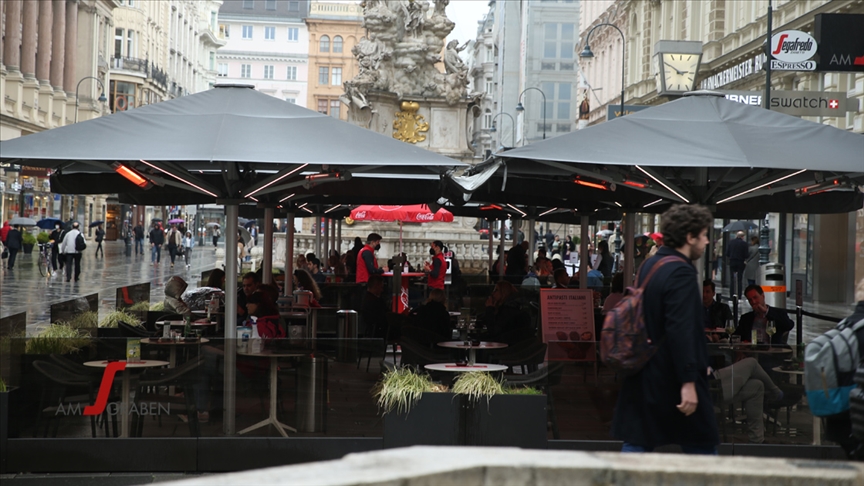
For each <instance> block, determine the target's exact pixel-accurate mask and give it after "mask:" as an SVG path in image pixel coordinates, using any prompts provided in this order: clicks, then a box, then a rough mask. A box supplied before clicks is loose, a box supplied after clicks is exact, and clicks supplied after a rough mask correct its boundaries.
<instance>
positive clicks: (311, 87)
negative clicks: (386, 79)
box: [306, 1, 365, 120]
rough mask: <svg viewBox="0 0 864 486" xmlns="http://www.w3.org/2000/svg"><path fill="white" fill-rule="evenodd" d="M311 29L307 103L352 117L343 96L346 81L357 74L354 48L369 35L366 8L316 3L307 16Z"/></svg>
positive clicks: (318, 109)
mask: <svg viewBox="0 0 864 486" xmlns="http://www.w3.org/2000/svg"><path fill="white" fill-rule="evenodd" d="M306 25H307V27H308V29H309V82H308V94H307V104H306V106H307V107H308V108H309V109H310V110H316V111H318V112H319V113H324V114H326V115H330V116H333V117H336V118H339V119H340V120H348V112H347V107H345V106H343V105H342V102H341V101H339V97H340V96H341V95H342V93H343V92H344V90H343V88H342V83H343V82H345V81H348V80H350V79H352V78H354V76H356V75H357V61H356V59H355V57H354V54H353V53H352V52H351V49H353V48H354V46H355V45H356V44H357V43H358V42H359V41H360V38H361V37H362V36H363V35H364V34H365V31H364V29H363V8H362V7H361V6H360V4H359V2H358V3H334V2H315V1H313V2H312V3H311V5H310V12H309V16H308V17H307V18H306Z"/></svg>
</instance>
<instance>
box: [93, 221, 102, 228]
mask: <svg viewBox="0 0 864 486" xmlns="http://www.w3.org/2000/svg"><path fill="white" fill-rule="evenodd" d="M100 224H105V221H93V222H92V223H90V227H91V228H95V227H97V226H99V225H100Z"/></svg>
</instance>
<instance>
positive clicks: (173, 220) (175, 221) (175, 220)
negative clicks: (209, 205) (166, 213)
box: [168, 218, 186, 224]
mask: <svg viewBox="0 0 864 486" xmlns="http://www.w3.org/2000/svg"><path fill="white" fill-rule="evenodd" d="M185 223H186V220H185V219H180V218H174V219H169V220H168V224H185Z"/></svg>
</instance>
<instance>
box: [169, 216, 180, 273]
mask: <svg viewBox="0 0 864 486" xmlns="http://www.w3.org/2000/svg"><path fill="white" fill-rule="evenodd" d="M182 244H183V237H182V235H181V233H180V232H179V231H177V226H175V225H173V224H172V225H171V229H170V230H169V231H168V255H169V256H170V257H171V268H174V260H175V259H176V258H177V250H179V249H180V245H182Z"/></svg>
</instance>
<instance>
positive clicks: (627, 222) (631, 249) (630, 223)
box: [615, 212, 636, 288]
mask: <svg viewBox="0 0 864 486" xmlns="http://www.w3.org/2000/svg"><path fill="white" fill-rule="evenodd" d="M635 230H636V214H634V213H633V212H629V213H627V214H625V215H624V247H625V249H626V250H627V251H625V252H624V288H627V287H629V286H630V285H632V284H633V272H634V270H635V269H634V268H633V267H634V265H635V263H636V262H635V261H634V259H633V257H634V256H635V253H636V251H635V250H636V245H635V241H634V239H635V237H636V235H635V233H636V231H635ZM615 244H616V246H617V245H618V241H616V242H615Z"/></svg>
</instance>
